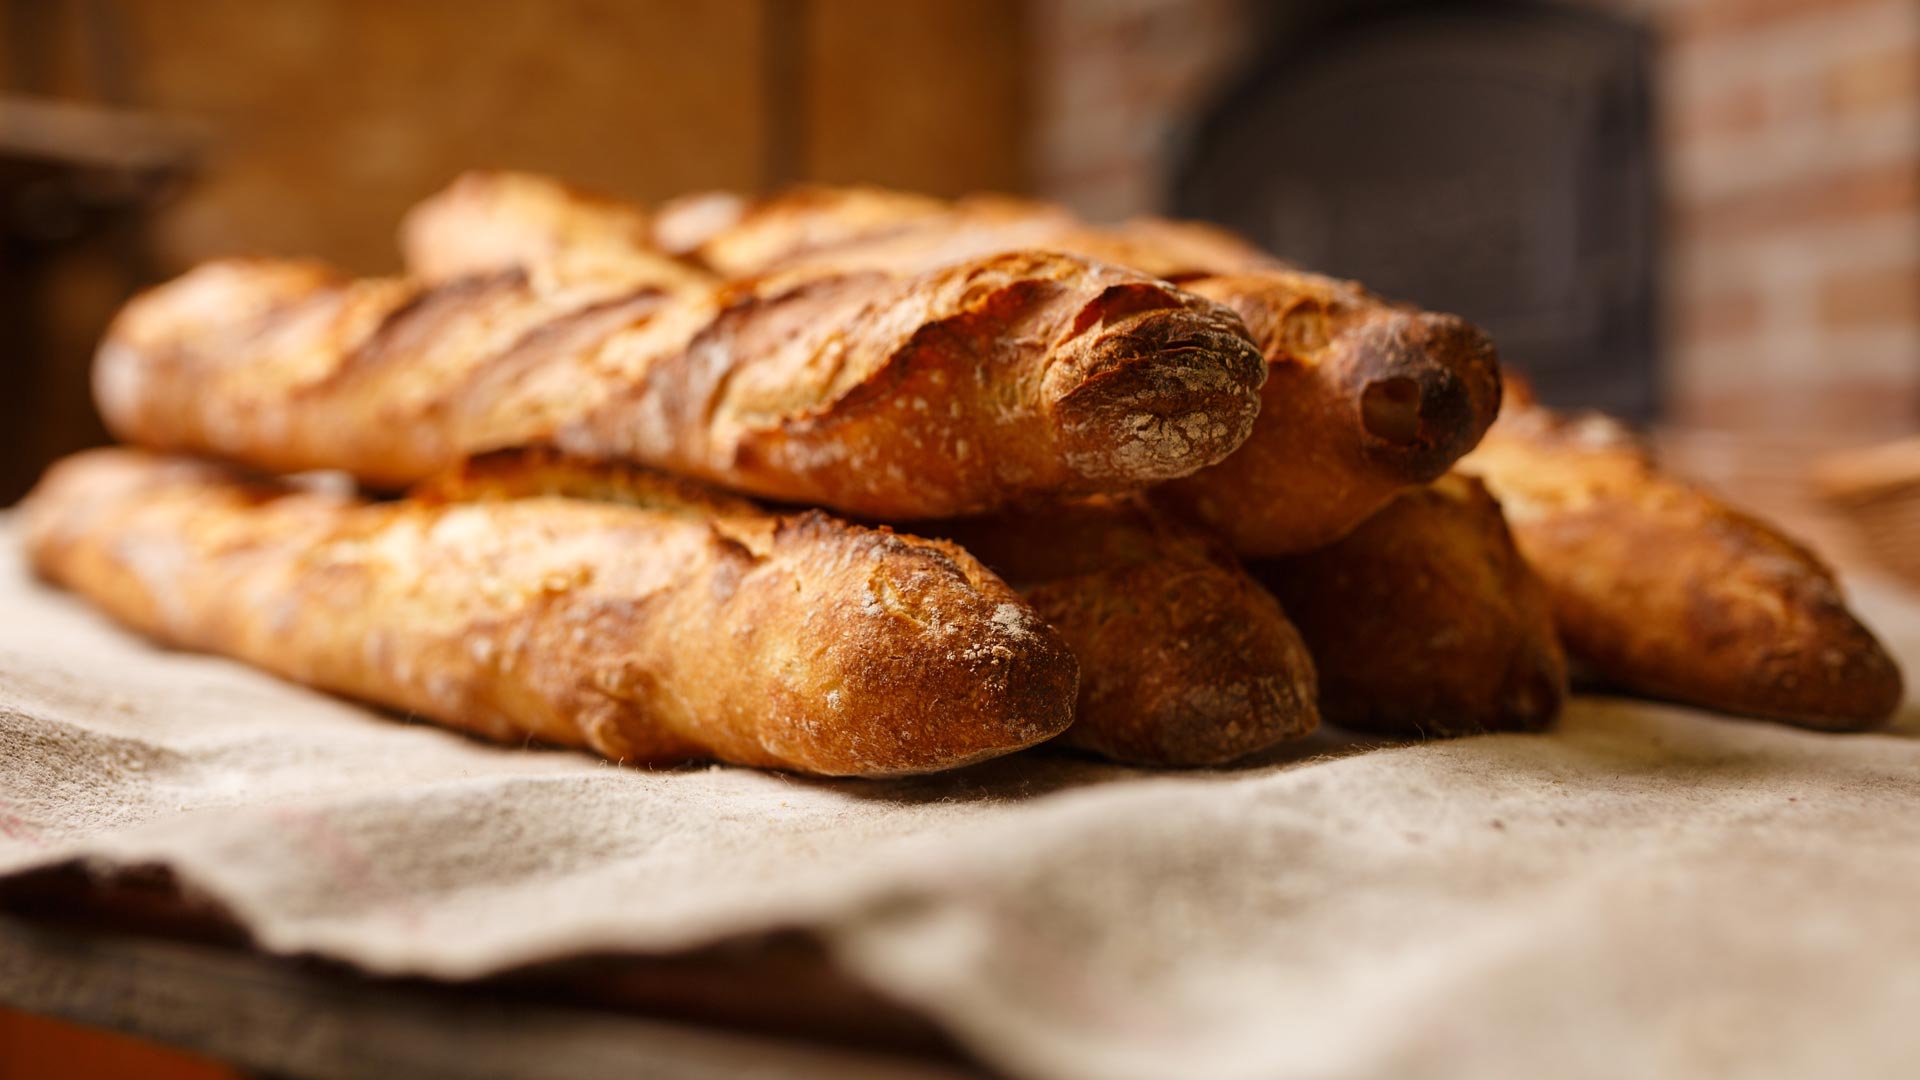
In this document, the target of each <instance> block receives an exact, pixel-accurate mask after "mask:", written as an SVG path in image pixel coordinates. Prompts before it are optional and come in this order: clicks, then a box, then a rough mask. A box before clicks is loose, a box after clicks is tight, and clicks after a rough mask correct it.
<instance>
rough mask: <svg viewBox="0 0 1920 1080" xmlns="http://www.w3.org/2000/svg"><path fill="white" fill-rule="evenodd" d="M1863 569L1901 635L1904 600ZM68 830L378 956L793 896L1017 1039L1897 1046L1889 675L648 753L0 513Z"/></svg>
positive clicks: (1508, 1046) (669, 925) (699, 942)
mask: <svg viewBox="0 0 1920 1080" xmlns="http://www.w3.org/2000/svg"><path fill="white" fill-rule="evenodd" d="M1856 592H1859V593H1860V595H1859V596H1858V599H1859V600H1860V601H1861V607H1862V608H1863V609H1864V610H1865V611H1866V612H1867V613H1868V615H1869V617H1870V618H1871V620H1872V622H1873V623H1874V625H1875V626H1876V628H1877V629H1878V630H1879V631H1880V632H1881V633H1882V634H1883V635H1884V636H1885V638H1886V639H1887V640H1888V641H1889V643H1890V644H1891V645H1892V647H1893V648H1894V649H1895V650H1896V652H1897V653H1898V654H1899V655H1900V656H1901V657H1902V659H1903V661H1904V664H1905V666H1906V668H1907V670H1908V671H1909V672H1914V671H1916V669H1920V664H1916V663H1915V661H1916V660H1920V601H1916V600H1915V599H1913V598H1912V597H1909V596H1906V595H1904V594H1900V593H1898V592H1897V591H1896V590H1894V589H1893V588H1892V587H1890V586H1879V587H1874V588H1869V589H1866V590H1856ZM74 859H84V860H87V861H88V862H89V863H90V864H91V865H95V866H98V867H102V868H113V867H120V866H132V865H149V864H163V865H165V866H167V867H170V868H171V869H172V870H173V871H174V872H175V874H176V875H177V876H178V878H179V879H180V880H181V881H182V882H184V883H185V885H186V886H187V887H189V888H191V889H193V890H197V891H199V892H200V893H203V894H205V895H206V896H208V897H210V898H212V899H214V900H216V901H218V902H219V903H221V904H223V905H225V907H226V908H227V909H228V910H230V911H231V912H232V913H233V914H234V915H235V916H236V917H237V918H239V919H240V920H241V921H242V922H243V923H244V924H245V926H246V927H247V928H248V929H249V930H250V931H251V932H252V934H253V935H254V937H255V939H256V940H257V941H258V942H259V943H260V944H261V945H262V946H263V947H264V948H267V949H270V950H276V951H283V952H289V953H313V954H319V955H322V956H325V957H329V958H333V959H337V960H340V961H344V962H347V963H350V964H354V965H358V966H359V967H362V968H365V969H367V970H369V971H374V972H381V973H406V974H417V975H426V976H432V977H438V978H444V979H465V978H471V977H477V976H481V975H485V974H487V973H490V972H496V971H499V970H502V969H504V968H508V967H511V966H514V965H518V964H521V963H525V962H531V961H537V960H547V959H556V958H563V957H566V956H569V955H574V954H581V953H587V952H604V951H609V950H613V951H632V952H641V953H665V952H672V951H675V950H683V949H688V948H693V947H698V946H703V945H708V944H712V943H716V942H721V941H725V940H729V939H735V938H740V937H742V936H744V935H754V934H758V933H761V932H765V931H769V930H781V929H801V930H806V931H810V932H812V933H813V934H815V935H817V936H818V937H819V939H820V940H822V941H823V942H824V943H825V944H826V946H827V948H828V950H829V952H830V955H831V956H832V957H833V958H834V959H835V961H836V962H837V963H838V964H840V965H841V966H843V967H844V968H845V969H846V970H847V971H848V972H849V973H850V974H851V975H852V976H853V977H855V978H857V979H859V980H861V981H863V982H865V983H867V984H869V985H871V986H872V987H874V988H876V989H878V990H879V991H881V992H883V993H885V994H887V995H889V996H891V997H893V998H894V999H896V1000H899V1001H901V1002H904V1003H906V1004H908V1005H909V1006H910V1007H912V1008H913V1009H915V1010H917V1011H919V1012H921V1013H924V1014H925V1015H926V1016H928V1017H930V1018H931V1019H933V1020H934V1021H936V1022H937V1023H938V1024H940V1025H941V1026H942V1027H943V1028H945V1029H946V1030H947V1031H949V1032H950V1033H952V1035H953V1036H954V1037H955V1038H956V1039H957V1040H959V1041H960V1043H962V1044H963V1045H964V1046H965V1047H967V1048H968V1049H969V1050H970V1051H971V1052H973V1053H975V1054H977V1055H978V1056H979V1057H980V1058H981V1059H982V1060H983V1061H984V1062H986V1063H988V1064H990V1065H992V1066H994V1067H996V1068H998V1069H1002V1070H1005V1071H1007V1072H1009V1073H1011V1074H1014V1075H1017V1076H1024V1077H1035V1078H1054V1077H1061V1078H1066V1077H1103V1078H1106V1077H1113V1078H1128V1077H1164V1076H1186V1077H1200V1076H1209V1077H1229V1078H1239V1077H1270V1076H1282V1075H1284V1076H1292V1077H1403V1076H1435V1077H1450V1076H1460V1077H1468V1076H1472V1077H1488V1076H1527V1077H1533V1076H1543V1075H1552V1076H1563V1077H1584V1076H1592V1077H1614V1076H1623V1075H1631V1076H1699V1075H1713V1076H1752V1077H1771V1076H1782V1077H1784V1076H1816V1075H1819V1076H1834V1075H1847V1076H1853V1077H1870V1076H1888V1077H1892V1076H1913V1075H1916V1073H1917V1072H1920V1023H1916V1018H1917V1017H1920V711H1916V710H1915V708H1914V707H1913V705H1912V704H1911V703H1910V704H1909V706H1908V708H1907V711H1906V713H1905V714H1904V715H1903V717H1902V719H1901V721H1900V722H1899V723H1898V724H1897V725H1896V727H1895V729H1894V731H1893V732H1891V733H1887V734H1878V735H1866V736H1834V735H1821V734H1814V733H1809V732H1803V731H1797V730H1793V729H1790V728H1785V727H1780V726H1776V725H1770V724H1763V723H1755V722H1748V721H1739V720H1733V719H1727V718H1722V717H1716V716H1712V715H1707V714H1704V713H1700V712H1696V711H1691V710H1687V709H1680V708H1671V707H1664V706H1655V705H1648V704H1643V703H1632V702H1626V701H1619V700H1609V699H1599V698H1582V699H1578V700H1576V701H1575V702H1574V703H1573V704H1572V705H1571V707H1570V708H1569V709H1568V710H1567V712H1566V715H1565V717H1564V718H1563V719H1562V720H1561V721H1560V723H1559V724H1558V725H1557V727H1556V728H1555V730H1553V731H1552V732H1550V733H1547V734H1543V735H1527V736H1517V735H1516V736H1497V737H1481V738H1472V739H1461V740H1455V741H1447V742H1431V743H1422V744H1397V745H1385V746H1380V745H1368V744H1365V743H1356V742H1353V741H1351V740H1347V741H1343V740H1340V739H1338V738H1335V737H1328V736H1321V737H1316V738H1315V739H1314V740H1310V741H1309V742H1307V743H1306V744H1304V745H1303V746H1298V747H1293V748H1289V749H1286V750H1283V751H1280V752H1278V753H1275V754H1271V755H1268V756H1267V757H1265V758H1263V759H1262V760H1259V761H1256V762H1254V763H1250V764H1247V765H1244V766H1242V767H1238V768H1232V769H1222V770H1208V771H1194V772H1163V773H1152V772H1146V771H1141V770H1135V769H1128V768H1121V767H1116V766H1111V765H1103V764H1099V763H1095V762H1091V761H1086V760H1081V759H1078V758H1074V757H1069V756H1065V755H1062V754H1053V753H1028V754H1023V755H1018V756H1015V757H1013V758H1008V759H1003V760H1001V761H999V762H994V763H989V764H987V765H984V766H980V767H976V768H973V769H969V770H965V771H963V772H960V773H956V774H949V775H946V776H938V777H930V778H924V779H916V780H910V781H893V782H878V783H876V782H856V781H843V782H840V781H836V782H822V781H812V780H805V779H800V778H796V777H792V776H785V775H779V774H774V773H766V772H757V771H753V770H748V769H736V768H726V767H712V768H690V769H679V770H671V771H647V770H643V769H637V768H624V767H617V766H614V765H610V764H605V763H601V762H599V761H596V760H594V759H591V758H588V757H586V756H583V755H578V754H574V753H571V752H564V751H550V750H532V749H525V748H497V747H492V746H487V745H483V744H480V743H477V742H473V741H470V740H467V739H465V738H462V737H460V736H457V735H453V734H449V733H446V732H442V731H440V730H437V729H434V728H431V727H428V726H425V725H422V724H418V723H408V722H407V721H406V720H405V719H404V718H397V717H392V716H386V715H383V714H380V713H378V712H375V711H372V710H368V709H365V708H361V707H359V706H356V705H353V704H349V703H346V702H343V701H339V700H335V699H332V698H329V697H326V696H324V695H321V694H317V693H313V692H310V691H306V690H303V689H300V688H298V687H293V686H290V685H287V684H284V683H281V682H278V681H276V680H274V679H273V678H271V677H269V676H266V675H263V674H259V673H257V672H254V671H251V670H249V669H247V668H245V667H242V666H240V665H238V664H234V663H230V662H227V661H223V660H218V659H212V658H205V657H197V656H189V655H184V654H178V653H169V652H166V651H164V650H160V649H157V648H154V647H152V646H150V645H148V644H146V643H144V642H142V641H140V640H139V639H137V638H135V637H133V636H131V635H128V634H126V633H124V632H122V631H120V630H118V629H116V628H114V627H113V626H111V625H110V624H109V623H108V622H106V621H105V620H104V619H102V618H100V617H99V616H96V615H95V614H93V613H92V612H91V611H89V610H88V609H86V608H85V607H84V606H82V605H81V604H80V603H79V602H77V601H75V600H73V599H71V598H69V597H66V596H64V595H61V594H58V593H56V592H54V591H52V590H50V589H48V588H46V587H43V586H41V585H38V584H35V583H33V582H32V581H30V580H29V578H28V576H27V574H26V573H25V571H24V569H23V567H22V565H21V561H20V556H19V544H18V540H17V537H16V536H15V535H14V534H13V533H12V532H11V531H10V529H9V528H6V527H0V874H7V873H18V872H23V871H27V870H30V869H33V868H37V867H43V866H47V865H50V864H56V863H61V862H65V861H69V860H74Z"/></svg>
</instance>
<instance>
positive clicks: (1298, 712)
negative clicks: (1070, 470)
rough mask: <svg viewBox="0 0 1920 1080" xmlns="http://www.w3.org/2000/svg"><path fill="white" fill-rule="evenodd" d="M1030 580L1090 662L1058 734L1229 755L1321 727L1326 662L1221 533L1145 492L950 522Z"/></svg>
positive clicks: (1135, 756)
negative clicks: (1209, 531)
mask: <svg viewBox="0 0 1920 1080" xmlns="http://www.w3.org/2000/svg"><path fill="white" fill-rule="evenodd" d="M932 527H933V528H934V529H936V530H937V531H938V533H939V535H941V536H943V537H947V538H950V539H953V540H956V541H958V542H959V543H961V544H962V545H963V546H965V547H966V548H967V550H968V551H970V552H972V553H973V554H974V555H975V556H976V557H977V558H979V559H980V560H981V561H982V562H983V563H985V564H986V565H987V566H988V567H989V568H991V569H992V570H993V571H994V572H995V573H997V574H999V575H1000V576H1001V577H1003V578H1005V579H1006V580H1007V582H1008V583H1009V584H1011V585H1013V586H1014V587H1015V588H1017V589H1019V590H1020V594H1021V595H1022V596H1023V597H1025V598H1026V600H1027V602H1028V603H1030V604H1032V605H1033V607H1034V609H1035V610H1036V611H1038V612H1039V613H1040V616H1041V618H1043V619H1045V620H1046V621H1047V623H1048V624H1049V625H1051V626H1052V627H1053V628H1054V629H1056V630H1058V631H1059V632H1060V635H1061V637H1062V638H1064V639H1065V640H1066V642H1067V645H1068V647H1069V648H1071V649H1072V650H1073V653H1074V655H1075V656H1076V657H1077V658H1079V661H1080V700H1079V704H1078V707H1077V710H1076V712H1075V718H1074V723H1073V726H1072V727H1070V728H1068V729H1067V731H1066V734H1064V735H1062V736H1061V737H1060V739H1059V740H1058V741H1059V742H1060V743H1061V744H1062V745H1066V746H1073V747H1078V748H1080V749H1083V750H1088V751H1091V752H1093V753H1096V754H1099V755H1101V756H1103V757H1107V758H1110V759H1112V760H1115V761H1122V762H1127V763H1129V764H1135V765H1174V766H1191V765H1218V764H1223V763H1225V762H1229V761H1233V760H1235V759H1238V758H1241V757H1245V756H1246V755H1248V754H1251V753H1253V752H1255V751H1258V750H1263V749H1266V748H1267V747H1270V746H1273V745H1274V744H1276V743H1279V742H1282V741H1285V740H1288V739H1293V738H1299V737H1301V736H1304V735H1307V734H1310V733H1311V732H1312V731H1313V730H1314V729H1315V728H1316V727H1317V726H1318V724H1319V715H1318V711H1317V709H1316V707H1315V698H1316V689H1315V682H1314V669H1313V661H1312V659H1311V658H1310V657H1309V656H1308V655H1307V649H1306V646H1305V645H1304V644H1303V643H1302V642H1301V640H1300V635H1299V632H1298V631H1296V630H1295V629H1294V627H1293V624H1292V623H1290V622H1288V621H1287V616H1286V614H1285V612H1283V611H1282V610H1281V607H1280V605H1279V604H1278V603H1276V602H1275V600H1274V598H1273V596H1272V595H1270V594H1269V593H1267V592H1266V591H1265V590H1264V589H1262V588H1261V587H1260V585H1259V583H1258V582H1256V581H1254V580H1253V579H1252V578H1251V577H1249V576H1248V575H1247V572H1246V571H1245V570H1244V569H1242V568H1241V566H1240V564H1239V563H1238V562H1237V561H1236V560H1235V559H1234V558H1233V556H1232V554H1231V553H1229V552H1227V551H1226V550H1225V549H1224V548H1223V546H1222V545H1220V544H1219V542H1218V541H1216V540H1214V539H1213V538H1212V537H1210V536H1208V535H1206V534H1205V533H1202V532H1200V531H1198V530H1196V529H1194V528H1192V527H1191V526H1188V525H1185V524H1183V523H1181V522H1178V521H1176V520H1174V519H1171V518H1169V517H1168V516H1167V515H1165V514H1163V513H1160V512H1158V511H1156V510H1155V509H1154V508H1153V507H1152V506H1151V505H1149V504H1148V503H1146V502H1145V501H1144V500H1142V499H1140V498H1138V497H1133V498H1124V497H1123V498H1094V499H1088V500H1081V501H1078V502H1075V503H1068V504H1058V505H1052V506H1046V507H1036V508H1022V509H1019V510H1014V511H1007V512H1003V513H1001V514H997V515H995V516H993V517H990V518H974V519H968V520H963V521H952V522H943V523H936V524H934V525H933V526H932Z"/></svg>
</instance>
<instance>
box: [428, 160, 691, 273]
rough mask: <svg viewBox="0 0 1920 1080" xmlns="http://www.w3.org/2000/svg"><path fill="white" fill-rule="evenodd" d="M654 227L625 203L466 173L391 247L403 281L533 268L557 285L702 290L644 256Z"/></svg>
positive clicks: (531, 181)
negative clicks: (616, 282) (598, 282)
mask: <svg viewBox="0 0 1920 1080" xmlns="http://www.w3.org/2000/svg"><path fill="white" fill-rule="evenodd" d="M682 212H683V213H684V211H682ZM654 227H655V223H654V221H653V220H652V219H651V218H650V217H649V215H648V214H647V213H646V212H645V211H643V210H642V209H640V208H639V207H638V206H636V205H634V204H632V203H629V202H623V201H621V200H619V199H613V198H608V197H606V196H602V195H597V194H593V193H591V192H587V191H583V190H581V189H579V188H575V187H571V186H569V185H567V184H563V183H561V182H560V181H558V180H555V179H552V178H551V177H546V176H537V175H534V174H531V173H519V172H495V171H487V170H474V171H471V172H466V173H462V174H461V175H460V176H459V177H457V178H456V179H455V180H454V181H453V183H452V184H450V185H448V186H447V187H446V188H445V189H444V190H442V191H439V192H437V193H435V194H434V195H433V196H431V197H430V198H428V199H426V200H424V201H423V202H421V203H420V204H419V205H417V206H415V207H414V208H413V209H412V210H411V211H409V212H408V213H407V216H406V218H405V220H403V221H402V222H401V225H400V249H401V252H402V254H403V255H404V257H405V259H406V264H407V271H408V273H410V274H412V275H414V276H416V277H418V278H420V279H422V280H424V281H429V282H438V281H453V280H456V279H459V278H466V277H473V276H476V275H486V274H497V273H500V272H501V271H506V270H515V269H521V270H533V269H535V268H539V269H540V271H541V272H544V273H548V274H552V275H554V276H555V277H556V278H557V279H558V280H560V281H567V282H577V281H585V280H592V279H594V278H602V277H612V278H617V279H620V280H622V281H625V282H627V283H629V284H631V285H633V286H639V285H653V286H655V287H658V288H662V289H682V288H709V287H711V286H712V285H713V281H712V278H711V277H710V276H709V275H708V274H706V273H705V272H704V271H701V270H699V269H696V268H695V267H693V266H691V265H688V264H686V263H682V262H680V261H679V260H677V259H674V258H671V257H669V256H667V255H666V254H664V253H662V252H659V251H656V250H653V249H652V247H651V240H652V237H653V234H654Z"/></svg>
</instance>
